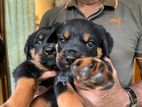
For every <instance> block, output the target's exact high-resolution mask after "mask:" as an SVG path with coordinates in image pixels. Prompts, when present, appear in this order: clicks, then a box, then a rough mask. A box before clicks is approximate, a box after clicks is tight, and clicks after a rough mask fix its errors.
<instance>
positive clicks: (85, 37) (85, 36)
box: [83, 33, 91, 42]
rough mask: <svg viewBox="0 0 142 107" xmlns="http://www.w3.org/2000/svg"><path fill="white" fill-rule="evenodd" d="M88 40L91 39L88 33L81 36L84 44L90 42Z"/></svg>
mask: <svg viewBox="0 0 142 107" xmlns="http://www.w3.org/2000/svg"><path fill="white" fill-rule="evenodd" d="M90 38H91V34H89V33H84V34H83V40H84V42H88V41H89V40H90Z"/></svg>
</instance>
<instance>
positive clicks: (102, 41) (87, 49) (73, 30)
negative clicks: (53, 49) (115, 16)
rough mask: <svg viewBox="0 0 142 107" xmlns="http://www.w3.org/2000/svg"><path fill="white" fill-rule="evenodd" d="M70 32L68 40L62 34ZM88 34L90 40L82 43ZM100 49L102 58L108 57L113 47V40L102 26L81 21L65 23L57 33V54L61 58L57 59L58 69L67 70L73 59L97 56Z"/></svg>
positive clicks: (74, 20)
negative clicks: (84, 36) (60, 55)
mask: <svg viewBox="0 0 142 107" xmlns="http://www.w3.org/2000/svg"><path fill="white" fill-rule="evenodd" d="M65 31H68V32H70V36H69V38H67V39H66V38H65V37H64V36H63V35H64V32H65ZM85 33H88V34H90V40H89V41H87V42H84V41H83V35H84V34H85ZM98 47H100V48H101V49H102V51H103V55H102V58H103V57H104V56H107V57H109V54H110V52H111V50H112V47H113V40H112V38H111V36H110V34H109V33H108V32H107V31H106V30H105V29H104V27H103V26H101V25H98V24H94V23H93V22H90V21H87V20H83V19H73V20H69V21H66V22H65V23H64V24H63V26H62V27H61V28H60V29H59V32H58V48H57V52H58V54H62V58H58V59H57V64H58V67H59V68H60V69H62V70H65V69H69V67H70V66H67V65H71V64H72V63H73V62H74V60H75V59H77V58H80V57H95V56H97V48H98Z"/></svg>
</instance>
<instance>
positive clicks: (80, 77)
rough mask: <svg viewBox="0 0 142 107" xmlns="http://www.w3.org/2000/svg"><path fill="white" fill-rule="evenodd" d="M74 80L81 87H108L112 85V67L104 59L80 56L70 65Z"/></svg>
mask: <svg viewBox="0 0 142 107" xmlns="http://www.w3.org/2000/svg"><path fill="white" fill-rule="evenodd" d="M71 72H72V74H73V76H74V78H75V82H77V84H79V86H81V87H83V88H91V89H101V90H104V89H109V88H111V87H112V86H113V85H114V79H113V76H112V68H111V66H110V64H109V63H108V62H106V61H102V60H100V59H97V58H93V57H89V58H80V59H77V60H76V61H75V62H74V63H73V64H72V66H71Z"/></svg>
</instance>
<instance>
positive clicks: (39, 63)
mask: <svg viewBox="0 0 142 107" xmlns="http://www.w3.org/2000/svg"><path fill="white" fill-rule="evenodd" d="M55 32H56V27H55V26H52V27H47V28H41V29H39V30H38V31H36V32H34V33H33V34H31V35H30V36H29V38H28V39H27V42H26V45H25V48H24V52H25V54H26V57H27V58H26V60H25V61H24V62H23V63H22V64H20V65H19V66H18V67H16V69H15V70H14V72H13V76H14V79H15V81H16V89H15V91H14V93H13V95H12V96H11V97H10V98H9V100H8V101H7V102H6V103H5V104H4V105H3V106H4V107H28V106H29V105H30V104H31V102H32V99H33V96H34V94H35V91H36V87H37V80H38V78H39V77H40V76H41V74H42V73H44V72H48V71H49V70H50V71H51V70H56V60H55V57H56V50H55V44H56V42H57V39H56V36H55ZM47 81H48V82H47ZM47 81H45V82H47V84H46V85H47V86H48V87H49V86H52V85H53V83H54V79H53V78H51V79H49V80H47ZM41 84H42V83H41ZM48 91H49V92H51V91H52V93H51V94H50V93H49V94H48V97H47V98H49V100H54V98H55V97H54V92H53V89H49V90H48ZM43 102H44V101H43ZM48 102H50V101H48ZM47 105H48V104H47ZM49 105H50V104H49ZM53 105H54V104H53ZM55 105H56V102H55Z"/></svg>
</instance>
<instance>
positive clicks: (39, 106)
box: [30, 95, 51, 107]
mask: <svg viewBox="0 0 142 107" xmlns="http://www.w3.org/2000/svg"><path fill="white" fill-rule="evenodd" d="M30 107H51V103H50V102H49V101H48V100H45V99H44V98H43V96H42V95H41V96H38V97H36V98H34V100H33V101H32V103H31V105H30Z"/></svg>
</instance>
